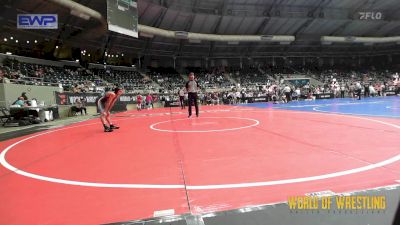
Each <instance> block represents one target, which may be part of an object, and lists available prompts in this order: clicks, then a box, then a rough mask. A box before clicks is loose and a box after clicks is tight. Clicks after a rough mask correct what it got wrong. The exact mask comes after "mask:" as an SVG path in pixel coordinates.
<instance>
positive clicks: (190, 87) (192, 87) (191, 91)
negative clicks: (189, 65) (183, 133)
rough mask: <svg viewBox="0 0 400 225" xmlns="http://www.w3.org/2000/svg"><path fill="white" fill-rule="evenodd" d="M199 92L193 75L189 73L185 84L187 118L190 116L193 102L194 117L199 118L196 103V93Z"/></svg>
mask: <svg viewBox="0 0 400 225" xmlns="http://www.w3.org/2000/svg"><path fill="white" fill-rule="evenodd" d="M198 90H199V85H198V83H197V81H195V80H194V73H193V72H190V73H189V81H188V82H186V92H187V93H188V101H189V116H188V117H189V118H190V117H191V116H192V104H193V102H194V107H195V108H196V117H199V104H198V102H197V92H198Z"/></svg>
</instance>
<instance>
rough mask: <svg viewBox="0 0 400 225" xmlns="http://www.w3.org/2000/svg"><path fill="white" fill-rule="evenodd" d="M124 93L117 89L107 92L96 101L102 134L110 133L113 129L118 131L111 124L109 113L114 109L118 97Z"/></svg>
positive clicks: (116, 127)
mask: <svg viewBox="0 0 400 225" xmlns="http://www.w3.org/2000/svg"><path fill="white" fill-rule="evenodd" d="M123 93H124V89H123V88H120V87H117V88H115V89H114V91H108V92H106V93H105V94H104V96H102V97H101V98H100V99H99V100H98V101H97V107H98V109H99V111H100V120H101V122H102V123H103V127H104V132H112V131H113V129H119V127H118V126H115V125H114V124H113V123H112V122H111V118H110V111H111V109H112V108H113V107H114V104H115V102H116V101H117V99H118V97H119V96H121V95H122V94H123Z"/></svg>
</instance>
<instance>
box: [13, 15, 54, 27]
mask: <svg viewBox="0 0 400 225" xmlns="http://www.w3.org/2000/svg"><path fill="white" fill-rule="evenodd" d="M17 27H18V29H58V15H57V14H18V22H17Z"/></svg>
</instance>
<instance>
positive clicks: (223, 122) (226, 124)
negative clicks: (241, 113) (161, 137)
mask: <svg viewBox="0 0 400 225" xmlns="http://www.w3.org/2000/svg"><path fill="white" fill-rule="evenodd" d="M258 124H260V122H259V121H258V120H256V119H251V118H244V117H198V118H197V117H195V118H185V119H175V120H166V121H161V122H158V123H154V124H152V125H150V129H152V130H155V131H161V132H178V133H196V132H199V133H202V132H223V131H234V130H241V129H246V128H250V127H254V126H257V125H258Z"/></svg>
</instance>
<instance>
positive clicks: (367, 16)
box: [359, 12, 383, 20]
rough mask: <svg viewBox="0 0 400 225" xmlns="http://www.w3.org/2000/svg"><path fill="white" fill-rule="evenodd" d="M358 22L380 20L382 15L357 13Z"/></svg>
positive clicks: (378, 13) (377, 13)
mask: <svg viewBox="0 0 400 225" xmlns="http://www.w3.org/2000/svg"><path fill="white" fill-rule="evenodd" d="M359 15H360V17H359V18H360V20H381V19H383V18H382V16H383V15H382V13H381V12H359Z"/></svg>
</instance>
